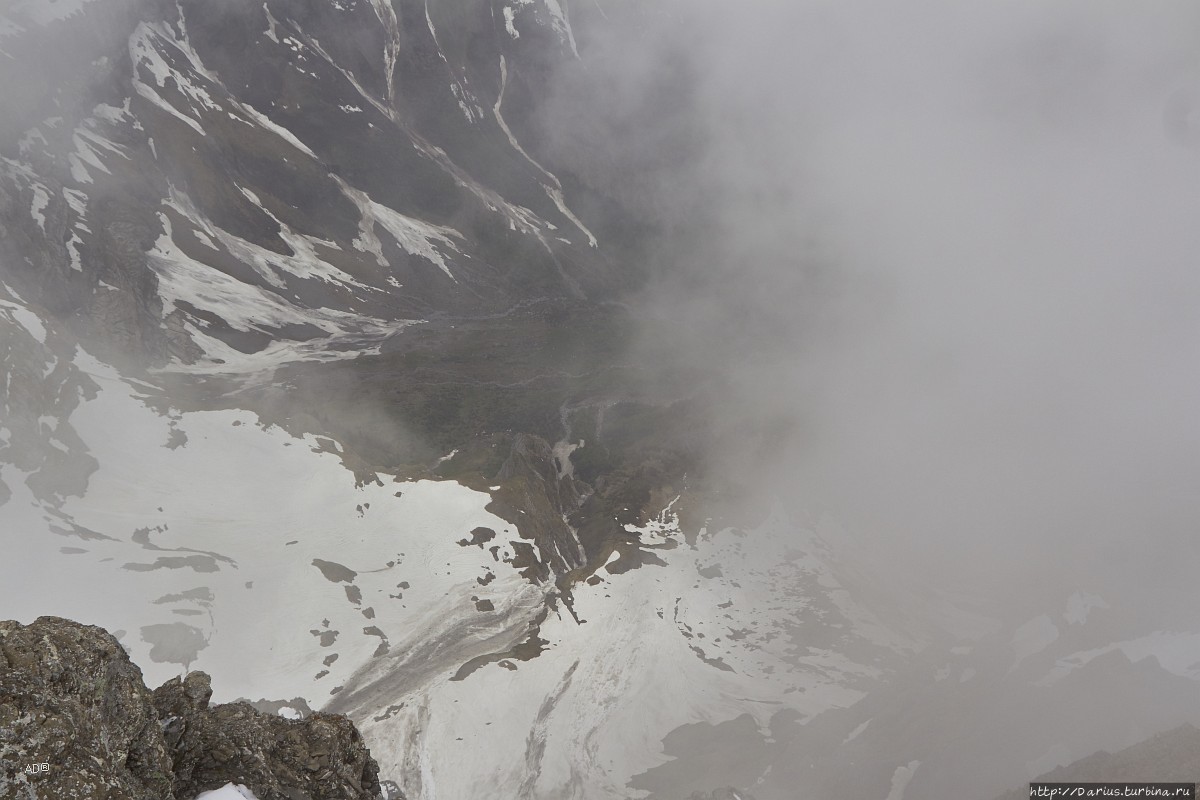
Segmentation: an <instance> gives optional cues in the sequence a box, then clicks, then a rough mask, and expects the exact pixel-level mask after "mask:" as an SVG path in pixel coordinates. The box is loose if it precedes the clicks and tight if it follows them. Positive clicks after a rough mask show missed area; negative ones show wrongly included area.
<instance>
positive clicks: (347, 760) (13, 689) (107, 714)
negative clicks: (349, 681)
mask: <svg viewBox="0 0 1200 800" xmlns="http://www.w3.org/2000/svg"><path fill="white" fill-rule="evenodd" d="M211 694H212V690H211V688H210V686H209V678H208V676H207V675H205V674H204V673H200V672H195V673H192V674H190V675H188V676H187V677H186V678H185V679H183V680H180V679H178V678H175V679H173V680H171V681H168V682H167V683H166V684H164V685H163V686H162V687H160V688H159V689H157V690H155V691H154V692H153V693H152V692H151V691H150V690H149V689H147V688H146V686H145V684H144V683H143V682H142V674H141V670H139V669H138V667H137V666H136V665H135V664H133V663H132V662H131V661H130V660H129V657H128V655H126V653H125V651H124V650H123V649H122V648H121V645H120V644H119V643H118V642H117V640H116V639H115V638H113V636H112V635H110V634H109V633H108V632H107V631H105V630H103V629H102V628H97V627H93V626H88V625H81V624H79V623H77V622H72V621H70V620H65V619H59V618H57V617H41V618H40V619H38V620H37V621H35V622H33V623H32V624H30V625H21V624H19V623H17V622H12V621H6V622H0V797H3V798H13V799H14V800H16V799H17V798H20V799H21V800H26V799H28V800H35V799H36V800H51V799H53V800H93V799H95V800H100V799H101V798H103V799H104V800H143V799H144V800H191V798H193V797H195V796H196V794H198V793H199V792H201V791H205V790H208V789H215V788H218V787H220V786H223V785H224V784H226V783H229V782H233V783H240V784H243V785H245V786H247V787H249V788H250V789H251V790H253V791H254V792H255V794H257V795H258V797H259V798H260V800H333V799H334V798H337V800H377V798H379V797H381V796H382V794H381V790H380V786H379V774H378V773H379V771H378V767H377V766H376V764H375V760H374V759H373V758H371V755H370V752H369V751H368V750H367V748H366V746H365V745H364V744H363V741H362V737H361V736H360V735H359V733H358V731H357V730H356V729H355V728H354V726H353V724H352V723H351V722H350V721H349V720H347V719H346V718H344V717H341V716H337V715H332V714H313V715H312V716H310V717H308V718H307V719H305V720H302V721H292V720H285V719H282V718H280V717H273V716H270V715H267V714H263V713H261V712H258V711H255V710H254V709H253V708H252V707H250V706H249V705H246V704H244V703H232V704H229V705H221V706H214V707H212V708H210V707H209V705H208V701H209V698H210V696H211Z"/></svg>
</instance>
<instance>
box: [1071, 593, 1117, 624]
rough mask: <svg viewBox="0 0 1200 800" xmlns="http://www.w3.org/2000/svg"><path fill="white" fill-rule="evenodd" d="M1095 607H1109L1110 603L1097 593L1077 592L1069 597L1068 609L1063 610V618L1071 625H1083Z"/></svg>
mask: <svg viewBox="0 0 1200 800" xmlns="http://www.w3.org/2000/svg"><path fill="white" fill-rule="evenodd" d="M1094 608H1101V609H1103V608H1108V603H1106V602H1104V600H1103V599H1102V598H1100V597H1098V596H1097V595H1094V594H1089V593H1088V592H1075V593H1074V594H1073V595H1071V596H1070V597H1069V598H1068V599H1067V609H1066V611H1064V612H1063V619H1064V620H1066V621H1067V623H1068V624H1071V625H1082V624H1084V623H1085V622H1087V618H1088V615H1089V614H1090V613H1091V611H1092V609H1094Z"/></svg>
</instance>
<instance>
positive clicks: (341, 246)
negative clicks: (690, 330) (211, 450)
mask: <svg viewBox="0 0 1200 800" xmlns="http://www.w3.org/2000/svg"><path fill="white" fill-rule="evenodd" d="M29 5H30V4H24V6H20V4H19V7H18V8H16V9H14V10H11V11H9V12H7V13H8V17H7V18H2V19H0V21H2V22H3V25H0V48H2V49H3V53H4V56H5V57H0V87H5V88H6V90H7V89H8V87H12V94H13V96H14V102H13V103H12V105H11V113H7V114H6V119H5V121H4V126H3V129H2V130H0V153H2V154H3V160H2V161H0V226H2V227H0V240H3V242H4V250H3V256H4V258H5V260H6V262H7V263H6V267H5V269H6V271H9V272H10V273H11V278H10V279H9V280H10V282H15V283H17V284H18V286H16V287H15V288H17V289H18V290H19V291H21V292H22V293H23V294H25V295H26V296H27V297H28V299H29V300H30V301H31V302H35V303H37V304H39V305H40V306H42V307H44V308H46V309H47V311H49V312H50V314H51V315H52V316H54V317H58V318H62V319H65V320H67V321H68V322H69V324H70V326H71V327H72V328H73V329H74V330H76V331H77V332H80V333H83V334H96V333H103V336H102V337H100V338H99V340H98V342H97V344H98V346H100V344H101V343H102V346H103V347H104V348H105V349H106V351H108V352H116V353H121V354H123V355H124V356H125V357H129V356H134V357H136V358H138V359H148V360H149V362H150V363H156V364H160V365H161V364H176V365H192V366H198V367H202V366H208V367H214V366H223V367H225V368H232V369H236V368H238V366H239V365H241V366H245V365H246V364H255V365H258V366H267V365H270V364H272V363H276V362H277V361H278V360H279V356H281V355H286V354H290V355H291V356H293V357H299V358H304V357H313V358H320V359H327V358H329V357H331V356H335V355H336V354H339V353H340V354H341V355H342V356H347V355H353V354H355V353H359V352H363V351H368V350H371V349H372V348H373V347H377V346H378V344H379V343H380V342H381V341H382V340H383V338H385V337H386V335H387V334H389V333H391V332H394V331H395V330H397V329H398V328H399V327H402V326H403V325H404V324H406V323H411V322H413V321H416V320H422V319H427V318H429V317H431V316H437V315H440V314H446V313H456V314H464V313H496V312H499V311H503V310H504V309H506V308H508V307H510V306H512V305H513V304H515V303H518V302H521V301H527V300H529V299H531V298H546V297H554V298H562V297H584V296H592V297H597V296H604V295H606V294H612V292H613V291H614V290H615V288H616V287H617V286H619V285H620V283H621V279H622V278H624V277H627V275H625V274H624V270H623V269H620V268H618V266H617V265H618V264H619V261H617V260H615V259H614V258H613V257H612V255H613V248H611V247H610V248H608V251H607V253H602V252H601V251H600V249H599V248H598V246H597V245H598V238H597V231H599V232H600V233H601V234H602V233H604V228H605V227H606V226H607V225H609V224H610V223H611V221H606V219H605V217H604V214H603V213H600V212H598V211H597V210H598V209H602V208H603V207H604V204H603V203H602V202H601V198H598V197H597V196H596V195H595V194H594V193H591V192H589V190H587V189H586V188H585V187H583V186H582V184H579V183H578V182H577V181H575V182H572V181H571V180H570V179H569V176H568V175H567V174H566V173H564V174H563V175H562V176H561V177H560V176H559V174H557V173H558V171H559V170H558V168H556V167H553V165H547V164H545V163H543V160H544V159H541V158H540V157H539V156H538V155H536V154H537V152H538V147H537V143H536V142H535V141H531V140H530V136H529V134H528V126H527V125H526V124H525V119H526V117H527V116H528V115H529V114H530V113H531V103H530V96H531V93H536V91H537V90H538V87H539V86H542V85H543V84H544V82H545V81H546V79H547V75H548V72H549V70H550V69H551V68H552V66H553V65H554V63H556V62H560V61H561V60H562V59H565V58H572V57H574V52H573V47H574V45H573V40H572V36H571V29H570V26H569V25H568V23H567V21H566V18H565V16H563V15H562V13H561V10H558V3H557V2H551V3H517V4H515V5H514V6H513V7H512V8H504V9H503V11H504V12H505V13H501V11H500V9H498V8H497V7H496V5H495V4H493V3H490V2H483V1H482V0H473V2H469V3H456V4H431V3H427V2H424V0H402V1H400V2H395V3H385V2H367V0H344V2H337V3H322V4H315V5H307V6H305V5H300V4H295V3H290V2H286V0H271V1H270V2H266V3H261V4H255V3H220V4H213V3H207V2H195V1H193V0H187V1H181V2H179V3H174V2H166V1H165V0H142V1H141V2H117V3H107V2H103V3H101V2H78V3H73V4H71V7H70V8H69V9H67V8H65V7H64V9H63V10H62V12H61V14H60V15H59V16H58V17H56V18H53V19H43V18H42V17H41V16H38V15H37V14H35V13H34V10H33V9H31V8H29ZM60 5H64V6H65V4H60ZM43 16H44V15H43ZM43 62H49V63H46V64H45V66H44V67H43V66H42V64H43ZM6 97H7V91H6ZM7 106H8V104H7V101H6V110H7ZM564 182H565V183H570V184H571V186H572V190H571V191H572V197H571V198H568V197H567V196H566V195H565V194H564V192H565V191H566V190H565V189H564ZM576 206H578V207H579V208H581V209H582V208H584V207H586V208H588V209H589V210H591V211H594V212H596V213H588V212H585V211H582V210H581V211H580V212H579V214H577V213H576V211H575V210H574V209H575V207H576ZM580 214H582V215H583V216H588V217H589V218H590V220H591V221H590V222H585V221H584V219H583V218H582V217H581V216H580ZM593 226H595V227H596V231H593ZM255 356H258V358H255Z"/></svg>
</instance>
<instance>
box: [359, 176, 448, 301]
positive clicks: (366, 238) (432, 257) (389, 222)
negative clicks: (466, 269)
mask: <svg viewBox="0 0 1200 800" xmlns="http://www.w3.org/2000/svg"><path fill="white" fill-rule="evenodd" d="M338 183H339V184H340V185H341V187H342V192H343V193H344V194H345V195H346V197H348V198H349V199H350V200H351V202H353V203H354V205H356V206H357V207H358V213H359V215H360V224H359V236H358V238H357V239H355V240H354V245H355V247H357V248H358V249H359V250H361V251H362V252H364V253H371V254H373V255H374V256H375V260H376V262H378V264H379V265H380V266H381V267H382V266H387V260H386V259H384V257H383V248H382V246H381V244H380V242H379V237H378V235H377V233H376V231H375V227H376V226H377V225H378V226H379V227H381V228H383V229H384V230H385V231H387V232H388V233H389V234H391V235H392V238H393V239H395V241H396V244H398V245H400V247H401V248H402V249H403V250H404V251H405V252H406V253H408V254H410V255H414V256H420V257H422V258H425V259H427V260H429V261H431V262H433V263H434V264H435V265H437V267H438V269H440V270H441V271H442V272H444V273H446V277H448V278H450V280H452V281H454V282H455V283H458V279H457V278H455V277H454V273H452V272H451V271H450V267H449V266H448V265H447V264H446V259H445V257H444V256H443V255H442V253H441V252H439V250H438V248H439V247H441V248H443V249H449V250H453V251H455V252H458V248H457V247H455V245H454V242H453V241H451V240H450V237H451V236H455V237H458V238H460V239H461V238H462V234H460V233H459V232H458V231H456V230H454V229H453V228H443V227H441V226H438V225H433V224H431V223H428V222H423V221H421V220H418V219H413V218H412V217H406V216H404V215H403V214H401V213H400V212H398V211H393V210H392V209H390V208H388V207H387V206H385V205H383V204H381V203H376V202H375V201H374V200H372V199H371V198H370V196H369V195H368V194H367V193H366V192H363V191H359V190H358V189H355V188H354V187H353V186H350V185H349V184H347V183H345V182H344V181H342V180H341V179H340V178H339V179H338Z"/></svg>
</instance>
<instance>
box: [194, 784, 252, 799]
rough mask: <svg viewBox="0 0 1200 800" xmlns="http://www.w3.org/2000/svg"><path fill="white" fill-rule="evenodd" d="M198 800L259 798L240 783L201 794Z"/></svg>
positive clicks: (197, 797)
mask: <svg viewBox="0 0 1200 800" xmlns="http://www.w3.org/2000/svg"><path fill="white" fill-rule="evenodd" d="M196 800H258V796H257V795H255V794H254V792H252V791H250V790H249V789H248V788H246V787H245V786H242V785H241V784H240V783H227V784H225V785H224V786H222V787H221V788H220V789H213V790H212V791H210V792H201V793H200V794H198V795H196Z"/></svg>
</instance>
